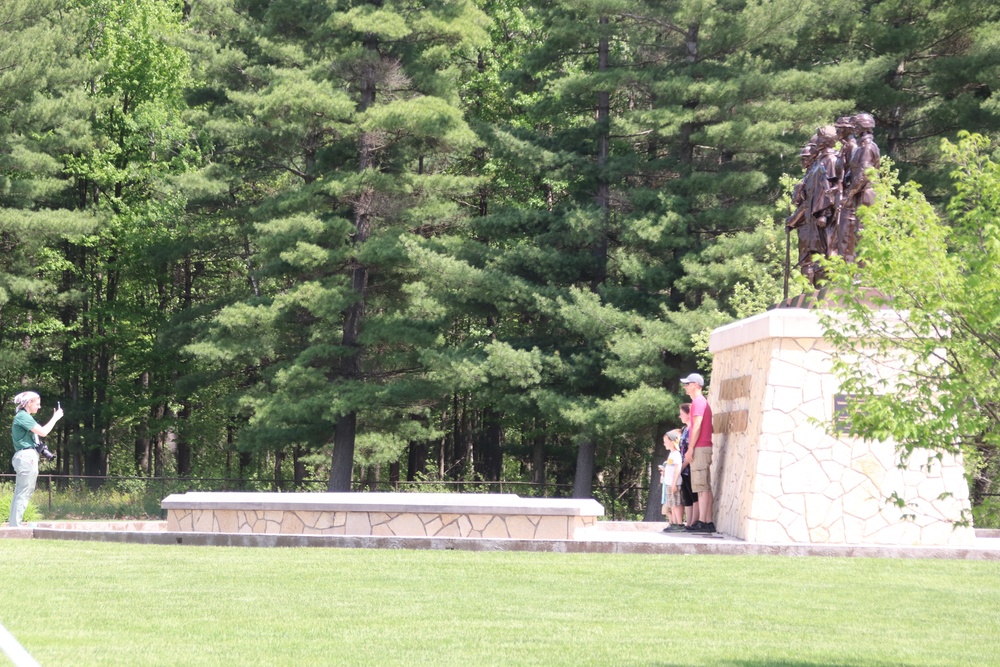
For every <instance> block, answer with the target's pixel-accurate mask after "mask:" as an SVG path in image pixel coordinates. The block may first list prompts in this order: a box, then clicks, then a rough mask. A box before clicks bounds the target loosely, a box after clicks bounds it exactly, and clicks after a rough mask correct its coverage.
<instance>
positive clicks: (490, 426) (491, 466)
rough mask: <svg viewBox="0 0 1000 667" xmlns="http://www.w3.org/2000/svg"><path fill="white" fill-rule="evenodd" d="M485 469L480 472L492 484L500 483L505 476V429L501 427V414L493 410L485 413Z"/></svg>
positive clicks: (488, 409) (489, 409)
mask: <svg viewBox="0 0 1000 667" xmlns="http://www.w3.org/2000/svg"><path fill="white" fill-rule="evenodd" d="M483 421H484V422H485V424H484V428H483V469H482V470H481V471H480V472H481V473H482V475H483V478H484V479H487V480H489V481H491V482H496V481H499V479H500V476H501V475H502V474H503V450H502V449H501V447H502V440H503V429H502V428H501V427H500V414H499V413H498V412H496V411H495V410H493V408H486V409H485V410H484V411H483Z"/></svg>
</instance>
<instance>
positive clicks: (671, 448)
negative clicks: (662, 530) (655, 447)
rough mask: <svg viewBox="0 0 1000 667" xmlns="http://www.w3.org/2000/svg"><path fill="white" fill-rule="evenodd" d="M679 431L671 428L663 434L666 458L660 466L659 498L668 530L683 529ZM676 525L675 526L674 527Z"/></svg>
mask: <svg viewBox="0 0 1000 667" xmlns="http://www.w3.org/2000/svg"><path fill="white" fill-rule="evenodd" d="M679 439H680V431H678V430H676V429H675V430H673V431H668V432H666V433H664V434H663V446H664V447H666V449H667V460H666V462H665V463H664V464H663V465H661V466H660V483H661V484H662V491H661V493H660V499H661V501H662V503H663V508H662V511H663V515H664V516H665V517H667V521H668V522H669V523H670V524H671V525H670V527H669V528H667V530H668V531H671V530H675V529H677V528H679V529H680V530H684V526H683V523H684V501H683V500H682V499H681V464H682V463H683V461H682V459H681V453H680V452H679V451H678V450H677V441H678V440H679ZM675 527H676V528H675Z"/></svg>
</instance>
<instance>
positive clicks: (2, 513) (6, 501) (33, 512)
mask: <svg viewBox="0 0 1000 667" xmlns="http://www.w3.org/2000/svg"><path fill="white" fill-rule="evenodd" d="M13 498H14V492H13V490H10V491H6V490H5V491H3V492H0V523H6V522H7V520H8V517H10V502H11V500H13ZM41 519H42V515H41V512H39V511H38V508H37V507H35V502H34V500H31V501H29V502H28V507H27V508H25V510H24V517H23V518H22V519H21V520H22V521H26V522H27V521H41Z"/></svg>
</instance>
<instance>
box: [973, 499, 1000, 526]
mask: <svg viewBox="0 0 1000 667" xmlns="http://www.w3.org/2000/svg"><path fill="white" fill-rule="evenodd" d="M972 525H973V526H975V527H976V528H1000V497H992V496H991V497H988V498H984V499H983V502H982V504H981V505H976V506H974V507H973V508H972Z"/></svg>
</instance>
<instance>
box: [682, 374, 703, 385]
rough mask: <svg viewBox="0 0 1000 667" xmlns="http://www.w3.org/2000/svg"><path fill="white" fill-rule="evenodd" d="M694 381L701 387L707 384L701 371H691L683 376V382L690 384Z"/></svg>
mask: <svg viewBox="0 0 1000 667" xmlns="http://www.w3.org/2000/svg"><path fill="white" fill-rule="evenodd" d="M691 382H694V383H695V384H696V385H698V386H699V387H704V386H705V378H703V377H702V376H701V375H700V374H699V373H691V375H688V376H687V377H686V378H681V384H689V383H691Z"/></svg>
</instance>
